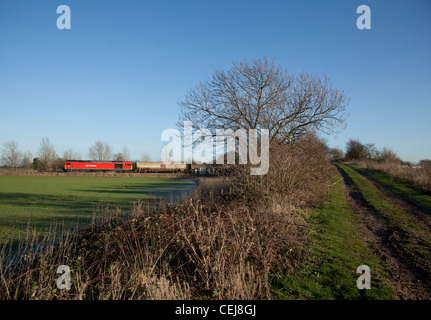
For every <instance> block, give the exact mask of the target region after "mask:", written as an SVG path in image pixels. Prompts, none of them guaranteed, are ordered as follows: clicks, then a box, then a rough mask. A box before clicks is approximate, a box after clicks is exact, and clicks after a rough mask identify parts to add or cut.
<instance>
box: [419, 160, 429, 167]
mask: <svg viewBox="0 0 431 320" xmlns="http://www.w3.org/2000/svg"><path fill="white" fill-rule="evenodd" d="M419 164H420V165H421V166H423V165H431V160H429V159H423V160H420V161H419Z"/></svg>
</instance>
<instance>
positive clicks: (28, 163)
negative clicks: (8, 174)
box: [21, 151, 33, 169]
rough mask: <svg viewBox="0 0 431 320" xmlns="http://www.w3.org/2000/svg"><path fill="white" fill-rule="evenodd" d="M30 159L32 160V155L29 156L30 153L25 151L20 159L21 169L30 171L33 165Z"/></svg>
mask: <svg viewBox="0 0 431 320" xmlns="http://www.w3.org/2000/svg"><path fill="white" fill-rule="evenodd" d="M32 159H33V155H32V154H31V152H30V151H27V152H26V153H25V154H24V155H23V157H22V160H21V167H23V168H27V169H30V168H31V167H32V165H33V161H32Z"/></svg>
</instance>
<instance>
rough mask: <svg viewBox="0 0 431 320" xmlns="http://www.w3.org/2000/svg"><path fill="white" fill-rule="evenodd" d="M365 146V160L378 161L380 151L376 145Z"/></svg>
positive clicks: (368, 144)
mask: <svg viewBox="0 0 431 320" xmlns="http://www.w3.org/2000/svg"><path fill="white" fill-rule="evenodd" d="M364 146H365V159H374V160H378V159H379V155H380V151H379V150H378V149H377V148H376V146H375V144H374V143H367V144H365V145H364Z"/></svg>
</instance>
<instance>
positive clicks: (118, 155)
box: [112, 152, 126, 161]
mask: <svg viewBox="0 0 431 320" xmlns="http://www.w3.org/2000/svg"><path fill="white" fill-rule="evenodd" d="M112 159H113V160H114V161H125V160H126V158H125V157H124V155H123V153H121V152H118V153H116V154H114V155H113V156H112Z"/></svg>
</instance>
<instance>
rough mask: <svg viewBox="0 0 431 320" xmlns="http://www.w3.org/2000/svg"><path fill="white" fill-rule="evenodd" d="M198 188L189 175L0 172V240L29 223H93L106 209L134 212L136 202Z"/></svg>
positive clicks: (22, 230) (176, 195) (176, 196)
mask: <svg viewBox="0 0 431 320" xmlns="http://www.w3.org/2000/svg"><path fill="white" fill-rule="evenodd" d="M195 188H196V183H195V182H194V181H192V180H189V179H174V178H126V177H91V176H90V177H86V176H83V177H79V176H0V244H1V243H4V242H5V241H6V240H7V239H11V238H13V239H15V240H17V239H18V238H21V239H22V237H23V236H25V233H26V229H27V227H28V226H29V225H30V226H31V227H34V228H36V229H37V230H46V229H47V228H49V227H50V226H51V225H52V224H53V222H55V223H57V224H58V223H61V224H64V225H67V226H74V227H75V226H80V227H85V226H88V225H89V224H90V223H91V222H92V221H93V220H94V217H95V216H98V215H99V214H100V213H101V212H104V213H106V212H110V211H118V209H120V210H121V212H122V214H128V213H130V212H131V209H132V207H133V203H137V202H138V201H145V202H149V203H153V204H155V205H157V204H160V201H168V202H177V201H179V200H181V199H182V198H183V197H184V196H186V195H187V194H189V193H190V192H191V191H193V190H194V189H195Z"/></svg>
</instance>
